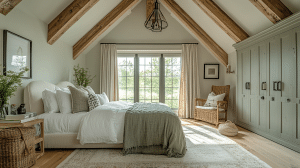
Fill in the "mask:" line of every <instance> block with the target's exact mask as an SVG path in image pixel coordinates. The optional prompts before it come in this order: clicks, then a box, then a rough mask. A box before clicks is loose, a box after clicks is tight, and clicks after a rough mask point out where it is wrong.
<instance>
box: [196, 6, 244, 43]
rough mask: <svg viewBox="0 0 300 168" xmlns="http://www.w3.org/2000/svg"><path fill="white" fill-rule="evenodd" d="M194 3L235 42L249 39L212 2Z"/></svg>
mask: <svg viewBox="0 0 300 168" xmlns="http://www.w3.org/2000/svg"><path fill="white" fill-rule="evenodd" d="M193 1H194V2H195V3H196V4H197V5H198V6H199V7H200V8H201V9H202V10H203V11H204V12H205V13H206V14H207V15H208V16H209V17H210V18H211V19H212V20H213V21H214V22H215V23H216V24H217V25H219V26H220V27H221V29H223V30H224V31H225V33H227V34H228V35H229V36H230V37H231V38H232V39H233V40H234V41H235V42H240V41H243V40H245V39H246V38H248V37H249V35H248V34H247V33H246V32H245V31H244V30H243V29H242V28H241V27H240V26H238V25H237V24H236V23H235V22H234V21H233V20H232V19H231V18H230V17H229V16H228V15H227V14H226V13H225V12H224V11H223V10H222V9H221V8H220V7H219V6H218V5H217V4H216V3H214V2H213V1H212V0H193Z"/></svg>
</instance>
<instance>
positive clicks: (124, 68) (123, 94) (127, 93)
mask: <svg viewBox="0 0 300 168" xmlns="http://www.w3.org/2000/svg"><path fill="white" fill-rule="evenodd" d="M118 71H119V95H120V100H122V101H128V102H132V103H133V102H134V57H118Z"/></svg>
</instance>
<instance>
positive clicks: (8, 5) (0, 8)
mask: <svg viewBox="0 0 300 168" xmlns="http://www.w3.org/2000/svg"><path fill="white" fill-rule="evenodd" d="M21 1H22V0H0V13H2V14H3V15H7V14H8V13H9V12H10V11H11V10H12V9H13V8H14V7H16V6H17V5H18V4H19V3H20V2H21Z"/></svg>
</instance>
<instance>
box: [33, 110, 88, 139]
mask: <svg viewBox="0 0 300 168" xmlns="http://www.w3.org/2000/svg"><path fill="white" fill-rule="evenodd" d="M86 114H87V112H81V113H76V114H72V113H69V114H62V113H52V114H50V113H43V114H41V115H38V116H37V118H38V119H44V131H45V134H62V133H78V130H79V126H80V122H81V119H82V118H83V117H84V116H85V115H86Z"/></svg>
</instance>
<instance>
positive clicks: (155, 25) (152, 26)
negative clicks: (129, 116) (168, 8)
mask: <svg viewBox="0 0 300 168" xmlns="http://www.w3.org/2000/svg"><path fill="white" fill-rule="evenodd" d="M145 27H146V28H147V29H149V30H151V31H153V32H161V31H162V29H165V28H167V27H168V23H167V20H166V18H165V17H164V15H163V14H162V13H161V11H160V4H159V3H158V2H157V0H156V1H155V7H154V10H153V12H152V13H151V15H150V16H149V17H148V18H147V20H146V22H145Z"/></svg>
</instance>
